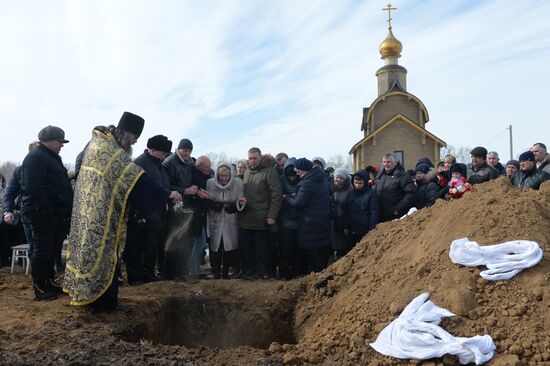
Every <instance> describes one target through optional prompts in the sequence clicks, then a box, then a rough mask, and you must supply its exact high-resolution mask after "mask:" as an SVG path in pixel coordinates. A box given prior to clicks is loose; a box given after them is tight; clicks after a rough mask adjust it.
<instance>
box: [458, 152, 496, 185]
mask: <svg viewBox="0 0 550 366" xmlns="http://www.w3.org/2000/svg"><path fill="white" fill-rule="evenodd" d="M470 155H471V159H472V162H471V163H470V164H468V176H467V177H466V178H467V179H468V183H470V184H478V183H485V182H488V181H490V180H492V179H497V178H498V171H497V170H496V169H495V168H493V167H492V166H490V165H489V164H487V149H486V148H484V147H481V146H478V147H475V148H474V149H472V151H470Z"/></svg>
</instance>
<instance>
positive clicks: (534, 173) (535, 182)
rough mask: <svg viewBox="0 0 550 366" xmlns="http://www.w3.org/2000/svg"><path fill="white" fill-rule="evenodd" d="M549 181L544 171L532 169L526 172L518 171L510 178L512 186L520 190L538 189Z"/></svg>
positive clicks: (548, 175) (549, 176) (548, 176)
mask: <svg viewBox="0 0 550 366" xmlns="http://www.w3.org/2000/svg"><path fill="white" fill-rule="evenodd" d="M546 180H550V174H548V173H547V172H545V171H544V170H537V168H533V169H531V170H530V171H528V172H522V171H521V170H518V171H517V172H515V173H514V175H513V176H512V179H511V182H512V185H514V186H516V187H518V188H521V189H539V187H540V185H541V184H542V182H544V181H546Z"/></svg>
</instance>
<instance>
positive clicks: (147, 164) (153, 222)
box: [129, 150, 170, 228]
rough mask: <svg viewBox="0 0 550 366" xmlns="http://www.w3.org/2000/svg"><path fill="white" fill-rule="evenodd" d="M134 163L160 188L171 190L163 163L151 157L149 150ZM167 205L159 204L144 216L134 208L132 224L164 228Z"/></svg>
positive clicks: (131, 213)
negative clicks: (141, 223) (140, 223)
mask: <svg viewBox="0 0 550 366" xmlns="http://www.w3.org/2000/svg"><path fill="white" fill-rule="evenodd" d="M134 163H135V164H136V165H139V166H140V167H142V168H143V170H145V172H146V173H147V174H148V175H149V177H150V178H151V179H152V180H153V181H154V182H155V183H156V184H158V185H159V186H160V187H162V188H164V189H165V190H167V191H168V190H169V189H170V183H169V180H168V175H167V174H166V171H165V169H164V167H163V165H162V163H161V161H160V160H159V159H157V158H155V157H154V156H151V155H150V154H149V152H148V151H147V150H145V151H144V152H143V154H141V155H140V156H138V157H137V158H135V160H134ZM166 214H167V205H166V202H159V203H158V207H156V208H155V209H153V210H151V212H150V213H148V214H147V215H143V214H142V213H140V212H139V211H138V210H137V209H135V207H134V206H132V208H131V210H130V217H129V221H130V222H138V223H139V222H143V221H145V222H144V223H143V226H145V227H150V228H162V226H163V222H164V220H165V219H166Z"/></svg>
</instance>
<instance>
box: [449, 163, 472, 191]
mask: <svg viewBox="0 0 550 366" xmlns="http://www.w3.org/2000/svg"><path fill="white" fill-rule="evenodd" d="M466 169H467V168H466V165H464V164H461V163H457V164H453V166H452V167H451V180H450V182H449V193H448V195H449V197H450V198H454V199H458V198H460V197H462V195H464V193H465V192H468V191H469V190H470V189H472V185H471V184H470V183H468V181H467V180H466V177H465V176H466V171H467V170H466Z"/></svg>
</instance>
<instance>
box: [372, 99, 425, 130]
mask: <svg viewBox="0 0 550 366" xmlns="http://www.w3.org/2000/svg"><path fill="white" fill-rule="evenodd" d="M419 109H420V107H419V106H418V103H417V102H416V101H415V100H413V99H409V98H408V97H406V96H404V95H392V96H389V97H387V98H386V100H385V101H380V102H379V103H378V104H377V105H376V106H375V107H374V110H373V111H372V112H373V113H374V118H373V122H374V129H373V131H375V130H376V129H377V128H378V127H380V126H382V125H383V124H384V123H386V122H388V121H389V120H390V119H392V118H393V117H394V116H395V115H396V114H397V113H401V114H402V115H404V116H405V117H407V118H408V119H410V120H411V121H412V122H414V123H416V124H417V125H420V123H419V120H418V117H419V113H418V110H419Z"/></svg>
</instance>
